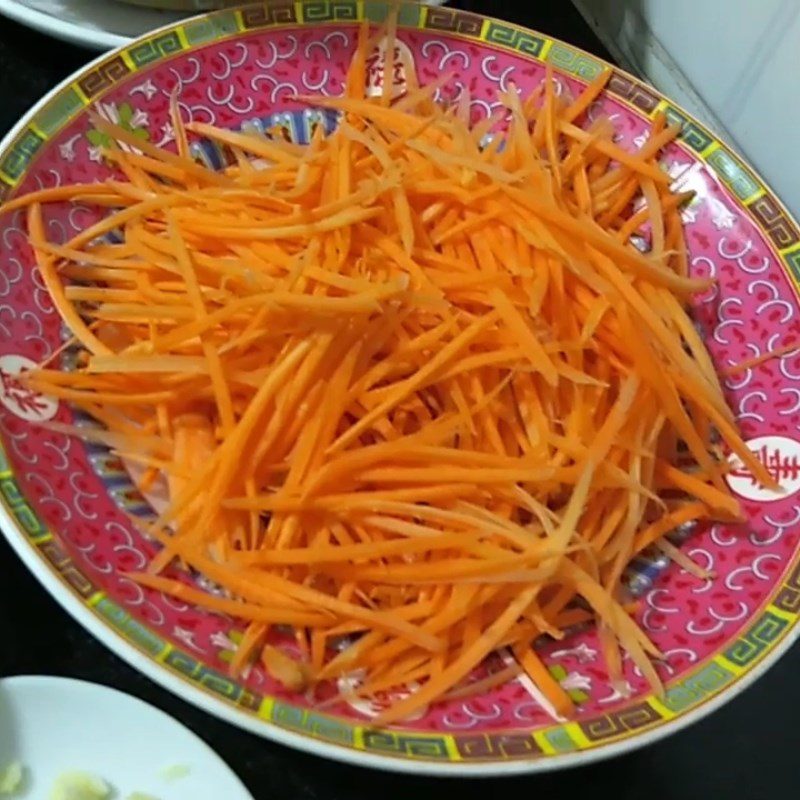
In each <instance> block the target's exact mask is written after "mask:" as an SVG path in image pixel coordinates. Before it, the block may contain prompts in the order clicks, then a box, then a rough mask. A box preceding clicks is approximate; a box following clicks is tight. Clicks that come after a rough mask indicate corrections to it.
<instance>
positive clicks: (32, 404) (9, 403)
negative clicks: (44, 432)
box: [0, 355, 58, 422]
mask: <svg viewBox="0 0 800 800" xmlns="http://www.w3.org/2000/svg"><path fill="white" fill-rule="evenodd" d="M34 367H36V362H35V361H31V359H29V358H26V357H25V356H18V355H7V356H0V402H1V403H2V404H3V405H4V406H5V407H6V408H7V409H8V410H9V411H10V412H11V413H12V414H15V415H16V416H18V417H20V418H22V419H25V420H28V421H29V422H45V421H46V420H49V419H52V418H53V417H54V416H55V415H56V412H57V411H58V403H57V402H56V401H55V400H53V399H52V398H50V397H46V396H45V395H43V394H40V393H39V392H37V391H35V390H34V389H31V388H30V387H29V386H28V385H27V384H26V383H25V381H24V380H23V379H22V377H21V376H22V374H23V373H24V372H27V371H28V370H30V369H33V368H34Z"/></svg>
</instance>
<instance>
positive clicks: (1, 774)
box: [0, 761, 24, 795]
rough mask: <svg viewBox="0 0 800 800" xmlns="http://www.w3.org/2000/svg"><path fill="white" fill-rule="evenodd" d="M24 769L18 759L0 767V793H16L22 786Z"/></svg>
mask: <svg viewBox="0 0 800 800" xmlns="http://www.w3.org/2000/svg"><path fill="white" fill-rule="evenodd" d="M23 777H24V770H23V769H22V764H20V762H19V761H12V762H11V763H10V764H9V765H8V766H7V767H5V768H4V769H0V795H11V794H16V793H17V792H18V791H19V790H20V788H21V787H22V779H23Z"/></svg>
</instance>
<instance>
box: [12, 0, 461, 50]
mask: <svg viewBox="0 0 800 800" xmlns="http://www.w3.org/2000/svg"><path fill="white" fill-rule="evenodd" d="M242 2H246V0H242ZM428 2H429V3H430V5H444V3H445V2H446V0H428ZM191 13H192V12H188V13H183V14H181V13H179V12H172V11H158V10H156V9H151V8H143V7H141V6H134V5H126V4H125V3H118V2H116V0H0V15H4V16H6V17H8V18H9V19H13V20H15V21H16V22H19V23H21V24H22V25H26V26H27V27H29V28H33V29H34V30H37V31H40V32H41V33H45V34H47V35H48V36H52V37H53V38H55V39H61V40H63V41H65V42H70V43H71V44H76V45H78V46H79V47H86V48H88V49H90V50H99V51H105V50H112V49H113V48H115V47H122V46H123V45H126V44H130V42H131V41H133V40H134V39H135V38H137V37H138V36H141V35H142V34H145V33H147V32H148V31H152V30H154V29H155V28H160V27H161V26H163V25H168V24H169V23H171V22H175V21H176V20H179V19H181V17H186V16H191ZM195 13H196V12H195Z"/></svg>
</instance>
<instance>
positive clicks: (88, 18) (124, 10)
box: [0, 0, 186, 51]
mask: <svg viewBox="0 0 800 800" xmlns="http://www.w3.org/2000/svg"><path fill="white" fill-rule="evenodd" d="M0 14H3V15H5V16H6V17H9V18H10V19H13V20H15V21H16V22H19V23H21V24H23V25H26V26H27V27H29V28H33V29H35V30H37V31H40V32H41V33H45V34H47V35H48V36H52V37H54V38H55V39H62V40H63V41H65V42H70V43H71V44H76V45H78V46H80V47H86V48H89V49H91V50H101V51H102V50H111V49H112V48H114V47H121V46H123V45H126V44H128V43H130V41H131V40H132V39H135V38H136V37H137V36H141V35H142V34H143V33H147V31H151V30H153V29H154V28H160V27H161V26H162V25H167V24H169V23H170V22H174V21H175V20H178V19H180V18H181V16H186V15H185V14H183V15H181V14H177V13H170V12H167V11H155V10H153V9H148V8H140V7H137V6H128V5H125V4H124V3H117V2H116V1H115V0H0Z"/></svg>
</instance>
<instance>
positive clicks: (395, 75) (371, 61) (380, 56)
mask: <svg viewBox="0 0 800 800" xmlns="http://www.w3.org/2000/svg"><path fill="white" fill-rule="evenodd" d="M387 48H388V42H387V40H386V38H385V37H384V38H383V39H381V41H380V42H378V44H377V45H375V48H374V49H373V50H372V52H371V53H370V54H369V55H368V56H367V61H366V71H367V88H366V92H367V96H368V97H379V96H380V95H382V94H383V82H384V80H385V75H386V61H387V58H386V51H387ZM415 70H416V67H415V66H414V56H413V54H412V52H411V50H410V49H409V47H408V45H407V44H405V42H401V41H400V40H399V39H398V40H397V41H396V42H395V45H394V49H393V52H392V58H391V76H392V90H391V96H392V98H393V99H394V98H395V97H399V96H400V95H402V94H404V93H405V91H406V89H407V88H408V84H409V76H412V75H414V74H415Z"/></svg>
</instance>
